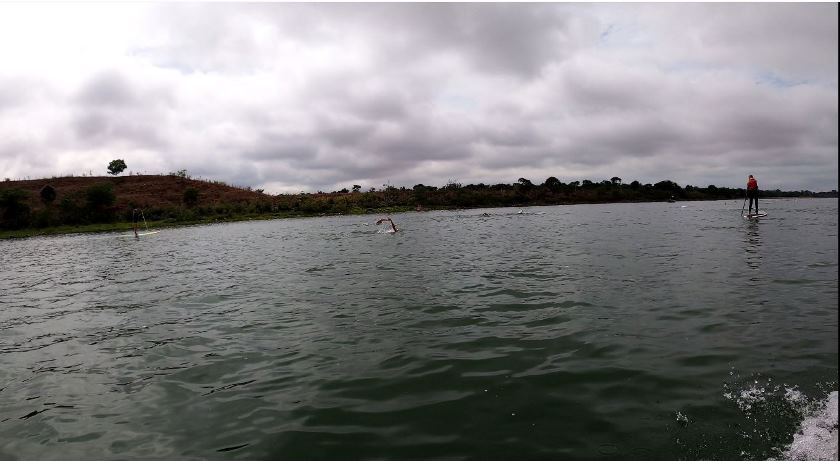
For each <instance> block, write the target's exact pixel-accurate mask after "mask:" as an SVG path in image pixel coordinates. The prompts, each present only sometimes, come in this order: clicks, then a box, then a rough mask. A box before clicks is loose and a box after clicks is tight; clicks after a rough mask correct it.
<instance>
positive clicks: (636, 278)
mask: <svg viewBox="0 0 840 461" xmlns="http://www.w3.org/2000/svg"><path fill="white" fill-rule="evenodd" d="M741 205H742V203H741V202H733V201H726V202H724V201H719V202H684V203H679V202H678V203H670V204H669V203H647V204H613V205H575V206H559V207H531V208H525V209H522V210H521V211H522V212H521V213H519V211H520V210H518V209H511V208H506V209H484V210H469V211H451V212H428V213H405V214H397V215H394V216H393V218H394V221H395V222H396V223H397V225H398V226H399V227H400V232H398V233H396V234H387V233H383V232H382V228H381V227H380V226H376V225H374V224H373V222H374V221H375V220H376V219H377V218H378V217H379V216H348V217H335V218H313V219H289V220H277V221H259V222H241V223H233V224H224V225H214V226H196V227H188V228H179V229H165V230H163V231H162V232H160V233H159V234H155V235H152V236H148V237H147V238H141V239H140V240H135V239H133V238H122V237H121V236H118V235H117V234H99V235H73V236H61V237H49V238H34V239H25V240H17V241H2V242H0V262H2V276H0V460H6V459H21V460H30V459H38V460H53V459H54V460H65V459H143V460H150V459H190V460H192V459H195V460H198V459H213V460H215V459H219V460H226V459H257V460H270V459H278V460H279V459H292V460H297V459H441V460H443V459H446V460H457V459H482V460H485V459H500V460H508V459H639V460H647V459H665V460H674V459H756V460H757V459H761V460H764V459H767V458H769V457H771V456H779V454H780V453H781V452H782V451H783V450H784V449H785V448H786V446H787V445H788V444H790V442H791V441H792V440H793V436H794V434H795V433H796V432H797V428H798V427H799V425H800V423H801V422H802V420H803V419H804V418H805V417H806V416H807V412H808V411H809V407H810V406H813V405H816V404H819V403H820V402H824V401H825V400H826V398H827V395H828V394H829V393H830V392H832V391H836V390H837V374H838V372H837V359H838V354H837V339H838V338H837V331H838V330H837V318H838V315H837V301H838V295H837V293H838V266H837V237H838V235H837V218H838V213H837V212H838V210H837V200H834V199H819V200H765V201H763V202H762V206H763V207H766V210H767V211H768V213H769V216H768V217H767V218H764V219H761V220H753V221H746V220H744V219H742V218H741V215H740V209H741Z"/></svg>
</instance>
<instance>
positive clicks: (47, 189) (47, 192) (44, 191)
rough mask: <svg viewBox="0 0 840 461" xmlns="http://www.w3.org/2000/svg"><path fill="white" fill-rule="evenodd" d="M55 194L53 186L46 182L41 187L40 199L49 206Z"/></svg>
mask: <svg viewBox="0 0 840 461" xmlns="http://www.w3.org/2000/svg"><path fill="white" fill-rule="evenodd" d="M55 195H56V194H55V189H54V188H53V186H50V185H49V184H47V185H46V186H44V187H42V188H41V201H42V202H44V205H47V206H49V205H50V204H51V203H52V202H53V201H54V200H55Z"/></svg>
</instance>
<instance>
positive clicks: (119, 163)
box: [108, 158, 128, 176]
mask: <svg viewBox="0 0 840 461" xmlns="http://www.w3.org/2000/svg"><path fill="white" fill-rule="evenodd" d="M126 168H128V167H127V166H126V165H125V161H123V160H122V159H119V158H118V159H116V160H111V163H109V164H108V174H112V175H114V176H116V175H118V174H120V173H122V172H123V171H125V169H126Z"/></svg>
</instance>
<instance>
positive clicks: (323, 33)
mask: <svg viewBox="0 0 840 461" xmlns="http://www.w3.org/2000/svg"><path fill="white" fill-rule="evenodd" d="M18 8H20V6H18ZM93 8H101V11H99V12H100V13H101V17H99V19H97V20H96V21H90V22H88V23H86V22H84V21H86V19H85V18H86V17H89V15H87V16H85V15H81V13H80V15H79V17H77V18H68V21H67V23H68V24H74V25H73V27H74V29H73V32H74V33H70V34H67V33H65V34H64V35H62V38H61V40H58V39H56V40H50V41H48V42H43V40H42V42H43V43H41V44H40V45H38V46H40V48H33V50H32V51H31V52H30V53H28V54H27V53H21V52H19V51H20V50H19V47H20V46H22V47H26V46H28V45H27V44H29V43H35V44H37V43H40V42H38V41H39V39H40V37H38V36H37V35H34V33H32V32H30V29H31V28H27V27H18V28H14V27H11V26H13V25H14V24H15V19H16V18H15V17H14V15H15V14H16V12H17V11H20V10H19V9H8V10H7V11H4V6H2V5H0V18H5V19H0V26H4V25H5V26H6V27H0V43H2V44H19V47H18V48H14V49H13V48H8V47H9V46H11V45H0V52H2V51H4V50H5V52H6V55H9V56H12V57H13V58H10V59H6V60H4V61H3V62H2V63H0V169H2V173H4V174H2V176H10V177H24V176H31V177H35V176H49V175H53V174H65V173H71V172H73V171H74V169H76V170H78V171H76V172H77V173H79V172H81V171H88V170H93V171H95V172H101V173H104V170H105V165H107V162H108V161H109V160H110V159H112V158H114V156H116V155H117V154H119V156H120V157H122V158H125V159H126V161H127V163H128V164H129V169H132V170H134V171H143V172H147V173H155V172H161V173H165V172H168V171H176V170H179V169H183V168H186V169H187V170H188V171H189V172H190V173H191V174H193V175H195V176H201V177H205V178H212V179H220V180H224V181H226V182H229V183H234V184H240V185H251V186H254V187H265V188H266V189H268V190H269V191H272V192H279V191H299V190H312V191H314V190H334V189H340V188H341V187H349V186H351V185H352V184H361V185H363V186H365V187H369V186H376V187H380V186H381V185H382V184H384V183H386V182H390V183H391V184H395V185H406V186H411V185H413V184H416V183H424V184H436V185H442V184H444V183H445V182H446V181H447V180H449V179H453V180H460V181H462V182H485V183H495V182H513V181H515V180H516V179H517V178H518V177H520V176H524V177H531V179H532V180H533V181H534V182H541V181H543V180H544V179H545V177H547V176H550V175H553V176H557V177H558V178H560V179H561V180H563V181H571V180H578V179H584V178H589V179H592V180H600V179H607V178H610V177H612V176H616V175H617V176H619V177H622V178H624V179H625V180H627V181H631V180H633V179H639V180H640V181H643V182H650V181H654V182H655V181H658V180H662V179H672V180H676V181H677V182H679V183H680V184H695V185H705V184H716V185H741V182H742V179H743V176H744V175H745V174H746V172H747V171H751V172H753V173H754V174H760V175H761V176H760V177H761V178H762V184H763V185H773V186H774V188H775V187H779V188H792V189H799V188H810V189H821V190H825V189H835V188H836V187H837V138H838V134H837V123H838V116H837V96H838V93H837V53H838V47H837V34H838V27H837V5H836V4H656V5H652V4H651V5H647V4H518V3H517V4H441V3H431V4H344V3H342V4H304V3H301V4H271V3H270V4H202V5H196V4H181V3H177V4H150V5H137V6H135V7H132V8H131V9H128V7H126V8H127V9H125V10H119V11H122V13H121V14H119V15H115V16H113V17H110V16H108V15H110V14H114V11H116V10H112V9H107V8H105V7H104V6H101V7H93ZM4 13H5V14H4ZM71 13H72V10H71ZM106 17H108V18H110V19H111V20H110V21H107V20H103V18H106ZM4 20H5V21H6V22H3V21H4ZM82 32H89V34H88V36H89V37H96V38H95V39H91V38H88V39H87V40H88V41H87V42H84V44H83V45H82V44H79V43H81V42H79V43H76V42H75V41H74V40H82V39H83V38H84V37H82V36H84V35H85V34H83V33H82ZM56 33H59V32H56ZM65 42H66V43H65ZM45 43H46V44H45ZM3 46H6V47H7V48H3ZM32 46H33V47H34V46H36V45H34V44H33V45H32ZM79 49H85V50H86V51H85V53H84V54H80V53H78V50H79ZM53 50H54V51H53ZM51 52H52V53H53V54H52V55H51V54H50V53H51ZM74 53H75V54H74ZM27 56H28V57H27ZM33 127H37V130H36V129H34V128H33ZM634 176H635V177H634Z"/></svg>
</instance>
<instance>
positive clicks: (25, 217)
mask: <svg viewBox="0 0 840 461" xmlns="http://www.w3.org/2000/svg"><path fill="white" fill-rule="evenodd" d="M28 198H29V194H28V193H27V192H26V191H24V190H20V189H6V190H4V191H2V192H0V228H6V229H20V228H22V227H26V226H28V225H29V212H30V208H29V205H27V204H26V201H27V199H28Z"/></svg>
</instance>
